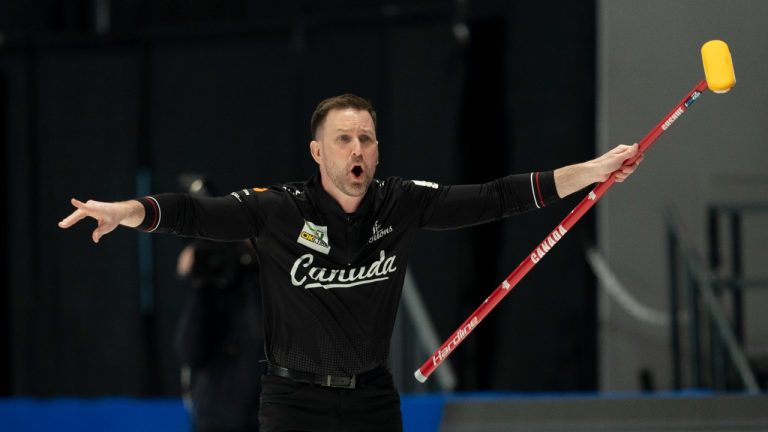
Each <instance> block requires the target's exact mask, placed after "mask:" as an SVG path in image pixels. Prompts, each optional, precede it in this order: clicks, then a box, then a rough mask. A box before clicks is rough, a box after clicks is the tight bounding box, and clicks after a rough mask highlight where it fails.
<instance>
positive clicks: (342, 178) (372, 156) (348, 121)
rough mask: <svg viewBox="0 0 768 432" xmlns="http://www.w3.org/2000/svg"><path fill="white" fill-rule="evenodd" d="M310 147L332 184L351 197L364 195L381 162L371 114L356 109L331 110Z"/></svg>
mask: <svg viewBox="0 0 768 432" xmlns="http://www.w3.org/2000/svg"><path fill="white" fill-rule="evenodd" d="M310 150H311V152H312V157H313V158H314V159H315V161H316V162H317V164H318V165H319V166H320V173H321V175H322V176H323V177H324V178H325V179H327V180H330V182H331V183H332V187H334V188H335V189H337V190H338V191H340V192H341V193H343V194H345V195H348V196H351V197H358V196H363V195H364V194H365V191H366V190H368V186H369V185H370V184H371V181H373V175H374V173H375V172H376V164H377V163H378V161H379V143H378V141H376V129H375V128H374V125H373V118H371V114H370V113H369V112H368V111H365V110H363V111H360V110H356V109H353V108H347V109H334V110H331V111H329V112H328V115H327V116H326V118H325V121H324V122H323V124H322V126H321V127H320V128H319V129H318V131H317V137H316V139H315V140H314V141H312V143H310Z"/></svg>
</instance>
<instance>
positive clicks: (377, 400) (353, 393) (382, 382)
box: [259, 372, 403, 432]
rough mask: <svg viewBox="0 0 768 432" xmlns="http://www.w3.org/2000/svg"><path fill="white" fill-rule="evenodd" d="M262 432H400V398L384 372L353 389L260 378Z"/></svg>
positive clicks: (388, 375)
mask: <svg viewBox="0 0 768 432" xmlns="http://www.w3.org/2000/svg"><path fill="white" fill-rule="evenodd" d="M259 422H260V424H261V427H260V429H261V432H287V431H306V432H309V431H311V432H320V431H333V432H354V431H374V432H377V431H380V432H401V431H402V430H403V421H402V417H401V415H400V396H399V395H398V393H397V389H395V385H394V383H393V382H392V375H391V374H390V373H389V372H387V373H385V374H382V375H381V376H380V377H378V378H376V379H374V380H372V381H370V382H366V383H364V384H362V385H360V386H358V387H356V388H354V389H343V388H333V387H321V386H318V385H312V384H305V383H300V382H296V381H293V380H291V379H290V378H283V377H279V376H273V375H264V376H262V377H261V410H260V412H259Z"/></svg>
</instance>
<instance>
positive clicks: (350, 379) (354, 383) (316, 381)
mask: <svg viewBox="0 0 768 432" xmlns="http://www.w3.org/2000/svg"><path fill="white" fill-rule="evenodd" d="M266 373H267V375H274V376H279V377H283V378H288V379H291V380H293V381H296V382H300V383H305V384H313V385H318V386H321V387H334V388H345V389H354V388H356V387H361V386H363V385H365V384H367V383H370V382H371V381H374V380H376V379H378V378H380V377H382V376H384V375H386V374H387V373H388V372H387V369H386V368H385V367H384V366H376V367H375V368H373V369H370V370H367V371H365V372H361V373H359V374H356V375H350V376H335V375H317V374H313V373H309V372H303V371H298V370H296V369H289V368H286V367H282V366H278V365H275V364H271V363H270V364H268V365H267V372H266Z"/></svg>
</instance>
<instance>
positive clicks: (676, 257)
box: [665, 209, 760, 393]
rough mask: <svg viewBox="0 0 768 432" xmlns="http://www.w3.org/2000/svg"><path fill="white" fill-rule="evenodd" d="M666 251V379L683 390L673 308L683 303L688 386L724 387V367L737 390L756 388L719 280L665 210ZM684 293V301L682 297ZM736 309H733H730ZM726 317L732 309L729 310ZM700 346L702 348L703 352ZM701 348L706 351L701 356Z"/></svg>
mask: <svg viewBox="0 0 768 432" xmlns="http://www.w3.org/2000/svg"><path fill="white" fill-rule="evenodd" d="M665 225H666V237H667V251H668V260H669V295H670V303H669V304H670V308H669V323H670V328H669V330H670V344H671V347H670V348H671V351H672V380H673V387H674V388H675V389H681V388H683V373H682V371H683V367H684V360H683V355H682V351H683V346H682V342H681V339H682V338H681V334H682V331H683V329H682V326H681V322H680V319H679V313H678V311H679V310H680V309H681V308H680V305H681V304H682V303H683V302H685V301H687V312H688V325H687V336H688V338H687V339H688V353H687V354H688V355H687V357H688V367H689V371H688V372H689V374H688V375H689V383H688V386H690V387H696V388H704V387H710V388H713V389H716V390H727V389H729V388H728V386H727V384H726V378H725V377H726V375H727V373H728V372H727V371H728V368H729V364H728V363H726V361H725V359H726V358H727V359H729V360H730V365H731V366H732V367H733V370H734V371H735V373H736V376H737V377H738V380H739V382H740V388H742V389H744V390H745V391H746V392H748V393H758V392H760V387H759V386H758V384H757V380H756V379H755V374H754V372H753V371H752V369H751V367H750V365H749V362H748V360H747V356H746V355H745V353H744V349H743V346H742V344H741V343H740V340H739V338H738V337H737V336H736V329H738V328H740V327H739V326H740V325H741V324H738V325H737V324H736V322H735V320H737V319H740V317H738V316H736V317H735V318H734V321H732V320H730V319H729V318H728V316H729V315H728V314H726V311H725V309H724V307H723V305H722V303H721V301H720V295H719V284H718V281H719V279H718V278H717V277H716V275H714V274H713V272H712V271H711V269H709V268H707V267H706V266H704V264H703V260H702V259H701V256H700V255H699V253H697V251H696V250H695V249H694V248H693V247H692V246H691V243H690V241H689V237H688V236H687V234H686V233H685V229H684V226H683V225H682V224H681V222H680V220H679V218H678V217H677V215H676V213H675V212H674V211H673V210H671V209H668V211H667V212H666V215H665ZM683 295H685V300H683ZM736 313H737V312H736ZM731 315H732V316H734V315H735V313H732V314H731ZM705 348H706V350H705ZM705 351H706V355H705Z"/></svg>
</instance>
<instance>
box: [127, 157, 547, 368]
mask: <svg viewBox="0 0 768 432" xmlns="http://www.w3.org/2000/svg"><path fill="white" fill-rule="evenodd" d="M556 199H557V193H556V190H555V184H554V178H553V173H552V172H541V173H531V174H523V175H512V176H508V177H504V178H501V179H498V180H495V181H492V182H490V183H485V184H478V185H459V186H443V185H438V184H435V183H432V182H425V181H415V180H403V179H401V178H396V177H390V178H387V179H385V180H374V181H373V182H372V183H371V185H370V188H369V189H368V191H367V192H366V194H365V196H364V197H363V200H362V202H361V204H360V206H359V208H358V209H357V211H356V212H355V213H354V214H346V213H345V212H344V211H343V210H342V208H341V206H340V205H339V204H338V203H337V202H336V201H335V200H334V199H333V198H331V197H330V196H329V195H328V194H327V193H326V192H325V190H324V189H323V187H322V185H321V183H320V176H319V174H318V175H315V176H314V177H313V178H311V179H310V180H309V181H307V182H303V183H290V184H282V185H277V186H273V187H270V188H254V189H243V190H241V191H237V192H233V193H232V194H230V195H229V196H226V197H219V198H193V197H190V196H188V195H184V194H159V195H153V196H149V197H145V198H142V199H140V202H142V204H143V205H144V207H145V210H146V217H145V219H144V221H143V223H142V225H141V226H140V228H141V229H144V230H145V231H154V232H171V233H175V234H179V235H182V236H192V237H203V238H209V239H214V240H224V241H233V240H242V239H248V238H255V239H258V241H257V242H256V245H257V246H256V249H257V254H258V257H259V265H260V269H261V272H260V284H261V287H262V296H263V303H262V304H263V309H264V311H263V316H264V338H265V346H266V355H267V359H268V360H269V361H270V362H271V363H274V364H277V365H280V366H284V367H288V368H292V369H298V370H302V371H306V372H312V373H316V374H329V375H352V374H356V373H359V372H362V371H365V370H368V369H371V368H373V367H375V366H377V365H383V364H385V363H386V360H387V357H388V354H389V342H390V338H391V335H392V328H393V326H394V322H395V314H396V313H397V309H398V304H399V301H400V294H401V291H402V287H403V279H404V278H405V270H406V265H407V262H408V258H409V255H410V251H411V246H412V244H413V240H414V236H415V234H416V232H417V230H418V229H420V228H423V229H435V230H440V229H453V228H459V227H464V226H469V225H475V224H479V223H484V222H489V221H492V220H496V219H499V218H502V217H506V216H509V215H512V214H515V213H520V212H523V211H527V210H532V209H536V208H539V207H543V206H544V205H545V204H548V203H550V202H552V201H554V200H556Z"/></svg>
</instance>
